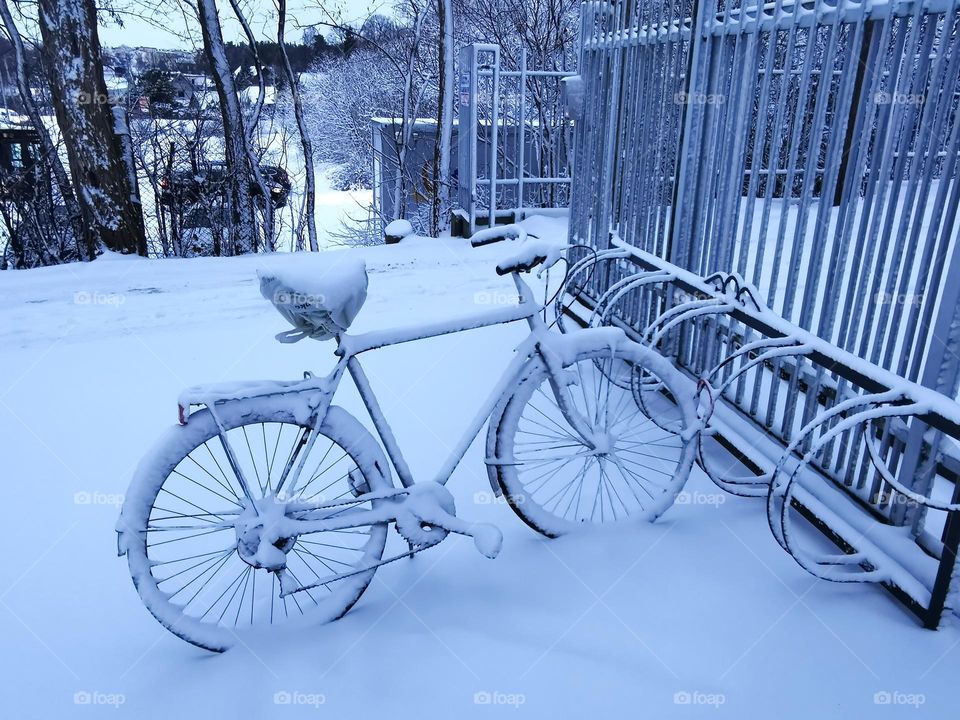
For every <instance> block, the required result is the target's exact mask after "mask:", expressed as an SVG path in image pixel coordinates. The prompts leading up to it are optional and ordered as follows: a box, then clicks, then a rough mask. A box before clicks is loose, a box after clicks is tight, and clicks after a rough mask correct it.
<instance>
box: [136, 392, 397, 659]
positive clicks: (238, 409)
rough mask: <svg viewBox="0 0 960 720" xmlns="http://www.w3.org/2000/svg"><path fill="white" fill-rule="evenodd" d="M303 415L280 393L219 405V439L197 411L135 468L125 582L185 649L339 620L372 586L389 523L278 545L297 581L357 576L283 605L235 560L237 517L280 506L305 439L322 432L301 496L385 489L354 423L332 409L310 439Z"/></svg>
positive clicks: (276, 591) (206, 414) (383, 469)
mask: <svg viewBox="0 0 960 720" xmlns="http://www.w3.org/2000/svg"><path fill="white" fill-rule="evenodd" d="M302 416H303V413H302V408H300V406H299V405H298V403H297V400H296V399H295V398H293V399H291V398H287V397H284V396H277V397H269V398H257V399H255V400H236V401H232V402H229V403H225V404H223V405H221V406H218V407H217V417H218V418H219V419H220V421H221V422H222V423H223V425H224V428H225V433H224V437H225V441H224V438H222V437H221V436H220V433H219V428H218V427H217V423H216V422H215V421H214V417H213V415H211V413H210V411H209V410H201V411H199V412H197V413H194V414H193V415H191V416H190V421H189V422H188V423H187V424H186V425H182V426H178V427H174V428H171V430H170V431H169V432H168V433H167V435H165V436H164V437H163V438H162V439H161V441H160V442H159V443H158V444H157V446H156V447H155V448H154V450H153V452H151V453H150V454H149V455H148V456H147V457H146V458H145V459H144V461H143V462H142V463H141V464H140V467H139V468H138V469H137V472H136V474H135V476H134V479H133V481H132V483H131V485H130V489H129V492H128V494H127V498H126V501H125V503H124V508H123V512H122V514H121V518H120V526H119V528H118V529H119V530H120V531H121V535H122V537H123V538H124V540H123V542H124V549H125V550H126V554H127V561H128V564H129V567H130V574H131V575H132V577H133V582H134V585H135V586H136V588H137V591H138V592H139V594H140V598H141V599H142V600H143V603H144V605H146V607H147V609H148V610H149V611H150V612H151V613H152V614H153V616H154V617H155V618H156V619H157V620H158V621H159V622H160V623H161V624H162V625H164V626H165V627H166V628H167V629H168V630H170V632H172V633H174V634H175V635H177V636H179V637H181V638H183V639H184V640H186V641H187V642H190V643H193V644H194V645H198V646H200V647H203V648H206V649H208V650H214V651H223V650H225V649H227V648H228V647H230V646H231V645H232V644H233V643H234V642H236V641H237V639H238V638H240V637H242V636H243V634H244V633H246V632H249V631H250V630H251V629H254V628H260V627H263V626H273V625H279V624H281V623H290V622H310V623H319V622H326V621H330V620H335V619H336V618H338V617H340V616H341V615H343V614H344V613H345V612H346V611H347V610H349V609H350V607H351V606H352V605H353V604H354V603H355V602H356V601H357V600H358V599H359V598H360V595H361V594H362V593H363V591H364V590H365V589H366V587H367V585H369V583H370V581H371V580H372V579H373V574H374V570H373V569H370V570H366V571H363V570H364V569H365V568H370V567H371V566H372V565H374V564H375V563H377V562H378V561H379V560H380V558H381V556H382V554H383V548H384V544H385V543H386V535H387V526H386V524H384V523H379V524H372V525H365V526H360V527H354V528H348V529H344V530H332V531H328V532H319V533H311V534H308V535H300V536H294V537H291V538H288V539H286V540H285V541H284V542H282V543H280V544H278V545H276V546H277V547H278V549H280V550H282V551H283V552H285V553H286V569H285V571H286V572H288V573H289V574H290V576H291V577H292V578H293V579H294V580H295V581H296V582H297V583H299V584H308V583H310V582H311V581H317V580H321V579H326V578H328V577H331V576H338V575H344V574H349V573H354V574H352V575H351V576H350V577H344V578H341V579H338V580H335V581H334V582H332V583H330V584H328V585H321V586H320V587H316V588H313V589H311V590H306V591H303V592H297V593H293V594H291V595H286V596H281V594H280V581H279V579H278V577H277V574H276V572H273V571H270V570H268V569H265V568H263V567H256V566H255V565H252V564H250V563H249V562H247V561H245V560H244V558H243V556H242V555H241V554H240V552H239V551H238V532H237V527H238V525H239V524H240V523H242V522H243V520H242V518H243V517H244V516H245V515H249V514H250V512H251V507H252V506H254V505H261V504H262V503H263V502H267V503H272V502H283V495H282V494H279V495H278V493H277V486H278V482H279V479H280V477H281V476H282V474H283V471H284V469H285V468H287V467H289V466H293V465H295V464H299V462H300V460H301V457H300V455H301V454H302V453H303V452H305V448H306V447H308V444H307V440H308V439H309V436H310V434H311V433H314V432H316V433H318V435H317V437H316V439H315V440H314V442H313V445H312V450H311V451H310V453H309V457H307V458H306V461H305V464H304V466H303V472H302V473H301V476H300V481H299V484H298V487H297V496H298V497H299V498H301V499H303V500H304V501H312V502H330V501H335V500H339V499H349V498H350V497H355V496H356V495H357V494H358V493H360V492H365V491H377V490H385V489H387V488H389V487H390V486H391V482H390V478H389V470H388V469H387V464H386V460H385V459H384V457H383V453H382V452H381V451H380V447H379V445H377V443H376V442H375V441H374V439H373V437H372V436H371V435H370V433H369V432H367V430H366V429H365V428H364V427H363V426H362V425H361V424H360V423H359V422H358V421H357V420H356V419H355V418H354V417H353V416H351V415H350V414H348V413H347V412H346V411H345V410H343V409H342V408H339V407H331V408H330V409H329V411H328V412H327V415H326V417H325V418H324V420H323V422H322V423H321V424H320V426H319V427H318V428H316V430H314V428H312V427H311V426H309V425H307V424H305V423H304V422H303V421H302V419H299V420H298V418H302ZM226 447H230V448H231V450H232V454H233V456H234V461H235V463H236V466H234V465H233V464H232V463H231V460H230V458H229V457H228V455H227V451H226ZM234 467H238V469H239V470H240V474H241V475H242V476H243V478H244V479H245V480H246V483H247V486H248V487H249V489H250V491H251V494H252V495H253V496H254V497H253V498H252V502H251V499H250V498H248V497H247V496H246V494H245V493H244V492H243V490H242V488H241V483H240V481H239V479H238V478H237V475H236V473H235V471H234ZM370 506H371V503H369V502H365V503H362V504H359V505H351V506H349V511H350V512H353V511H355V510H357V509H365V508H369V507H370ZM294 516H295V513H294ZM278 542H279V541H278ZM358 570H360V571H361V572H356V571H358Z"/></svg>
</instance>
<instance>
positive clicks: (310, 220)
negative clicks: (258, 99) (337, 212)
mask: <svg viewBox="0 0 960 720" xmlns="http://www.w3.org/2000/svg"><path fill="white" fill-rule="evenodd" d="M286 24H287V2H286V0H277V44H278V45H279V46H280V55H281V57H282V58H283V71H284V74H285V75H286V77H287V82H288V84H289V85H290V97H291V98H292V99H293V114H294V117H296V119H297V131H298V132H299V133H300V144H301V146H302V147H303V163H304V169H305V170H306V193H305V195H304V222H305V223H306V226H307V238H308V239H309V242H310V249H311V250H312V251H314V252H316V251H317V250H318V249H319V248H318V246H317V213H316V204H317V200H316V196H317V191H316V176H315V174H314V168H313V143H311V142H310V132H309V131H308V129H307V123H306V120H304V117H303V103H302V102H301V100H300V89H299V88H298V87H297V78H296V75H294V73H293V68H292V67H291V66H290V57H289V56H288V55H287V46H286V40H285V38H284V31H285V29H286Z"/></svg>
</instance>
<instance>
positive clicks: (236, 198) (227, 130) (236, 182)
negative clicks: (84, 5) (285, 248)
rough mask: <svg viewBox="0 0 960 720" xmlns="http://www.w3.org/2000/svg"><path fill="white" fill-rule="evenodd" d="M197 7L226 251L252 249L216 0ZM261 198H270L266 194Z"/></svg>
mask: <svg viewBox="0 0 960 720" xmlns="http://www.w3.org/2000/svg"><path fill="white" fill-rule="evenodd" d="M47 1H48V2H49V1H50V0H47ZM197 11H198V13H197V14H198V16H199V19H200V32H201V34H202V36H203V50H204V54H206V56H207V59H208V60H209V61H210V67H211V68H212V70H213V82H214V85H216V88H217V96H218V97H219V98H220V114H221V116H222V118H223V156H224V157H223V159H224V161H225V162H226V166H227V177H226V180H225V183H224V194H225V198H226V201H227V202H226V205H227V210H228V213H229V217H228V218H227V222H226V226H227V247H226V254H229V255H239V254H242V253H248V252H256V251H257V232H256V220H255V217H254V209H253V198H252V197H251V196H250V176H251V168H250V161H249V159H248V157H247V150H246V137H245V135H244V130H243V114H242V112H241V111H240V98H239V97H238V96H237V85H236V83H235V82H234V79H233V73H232V72H231V71H230V64H229V63H228V62H227V53H226V47H225V46H224V42H223V31H222V30H221V28H220V16H219V15H218V13H217V4H216V0H198V2H197ZM265 200H266V201H267V202H270V199H269V198H265ZM215 224H216V223H215Z"/></svg>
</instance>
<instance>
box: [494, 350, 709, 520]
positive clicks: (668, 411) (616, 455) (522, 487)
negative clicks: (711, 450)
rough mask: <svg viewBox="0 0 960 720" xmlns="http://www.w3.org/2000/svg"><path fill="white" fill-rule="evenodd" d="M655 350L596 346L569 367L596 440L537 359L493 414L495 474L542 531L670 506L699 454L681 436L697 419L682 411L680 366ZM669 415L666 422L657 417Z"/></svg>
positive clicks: (574, 396) (513, 503)
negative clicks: (575, 422)
mask: <svg viewBox="0 0 960 720" xmlns="http://www.w3.org/2000/svg"><path fill="white" fill-rule="evenodd" d="M652 352H653V351H651V350H648V349H646V348H644V347H642V346H640V345H635V344H630V345H625V346H622V347H618V348H617V349H616V350H613V351H611V349H610V348H603V349H594V350H588V351H585V352H581V353H580V354H579V355H577V357H576V358H575V360H574V362H572V363H571V364H570V365H568V366H566V368H565V372H566V373H567V377H568V381H570V382H571V384H570V385H568V386H567V389H566V390H565V391H564V392H567V393H568V397H569V399H570V402H572V404H573V406H574V407H575V408H576V410H577V412H578V413H579V414H580V415H581V416H582V418H583V419H584V420H586V421H587V424H588V425H589V427H590V430H591V434H592V435H593V439H594V442H587V441H586V440H584V439H583V438H582V437H581V436H580V434H579V433H578V432H577V430H575V429H574V427H573V426H572V425H571V423H570V422H569V420H568V419H567V417H566V416H565V414H564V412H563V410H562V409H561V407H560V403H559V402H558V400H557V397H556V395H555V393H554V390H553V385H552V384H551V382H550V378H549V377H548V370H547V368H546V366H545V365H544V363H543V360H541V359H540V358H534V359H532V360H531V361H530V364H529V366H528V369H527V370H526V371H525V372H524V373H523V375H521V377H520V378H519V380H518V381H517V383H516V385H515V387H514V388H513V390H512V391H511V394H510V396H509V399H508V400H507V401H506V402H505V403H504V404H503V405H502V411H501V413H500V415H499V417H495V418H494V419H493V420H492V421H491V425H490V432H491V433H495V436H496V437H495V438H490V439H488V447H493V448H495V451H496V457H495V459H494V461H493V462H494V469H495V472H496V478H497V481H498V483H499V485H500V488H501V490H502V491H503V493H504V495H505V497H506V499H507V502H508V503H509V504H510V507H511V508H512V509H513V510H514V511H515V512H516V513H517V515H519V516H520V518H521V519H523V521H524V522H526V523H527V524H528V525H529V526H530V527H532V528H533V529H534V530H536V531H537V532H540V533H542V534H544V535H547V536H548V537H557V536H559V535H563V534H565V533H568V532H571V531H575V530H577V529H579V528H582V527H584V526H590V525H593V526H596V525H605V524H611V523H621V522H626V521H644V520H645V521H653V520H655V519H656V518H657V517H658V516H659V515H661V514H662V513H663V512H664V511H665V510H666V509H667V508H669V507H670V505H672V504H673V501H674V500H675V499H676V497H677V495H678V494H679V492H680V490H681V489H682V488H683V485H684V483H685V482H686V480H687V477H688V476H689V474H690V468H691V467H692V465H693V461H694V455H695V446H694V445H695V444H694V443H692V442H689V441H687V440H685V439H684V434H685V432H684V431H685V429H686V425H687V424H689V422H691V421H693V420H692V419H687V420H686V421H685V420H684V418H683V415H682V413H680V412H679V411H678V405H677V404H676V402H675V398H677V397H680V395H679V394H678V393H680V392H681V390H680V389H679V388H678V387H677V385H678V382H677V378H676V377H675V376H674V375H675V371H674V373H670V372H668V371H667V369H666V368H665V367H664V364H663V363H659V362H657V363H653V362H650V353H652ZM654 366H655V367H654ZM655 368H656V369H655ZM670 369H671V370H672V368H670ZM665 376H666V377H665ZM638 377H641V378H642V381H643V382H644V384H645V387H646V388H648V389H650V388H654V387H657V388H659V389H660V390H659V391H657V392H652V391H650V392H646V391H645V392H644V393H643V394H642V402H641V401H640V398H641V395H640V394H638V393H637V392H636V387H637V378H638ZM666 417H669V418H670V422H669V423H667V422H658V420H660V419H661V418H666Z"/></svg>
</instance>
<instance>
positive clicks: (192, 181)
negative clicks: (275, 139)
mask: <svg viewBox="0 0 960 720" xmlns="http://www.w3.org/2000/svg"><path fill="white" fill-rule="evenodd" d="M260 173H261V174H262V175H263V180H264V183H265V184H266V185H267V188H268V189H269V191H270V201H271V203H272V204H273V207H274V208H280V207H284V206H285V205H286V204H287V198H288V197H289V195H290V176H289V175H287V171H286V170H284V169H283V168H282V167H279V166H277V165H261V166H260ZM226 178H227V165H226V163H224V162H219V161H217V162H210V163H206V164H205V165H203V166H202V167H201V168H199V169H198V171H197V172H194V171H193V170H189V169H188V170H177V171H175V172H173V173H171V174H170V175H169V176H168V177H165V178H163V179H161V180H160V198H159V200H160V204H161V205H167V206H173V205H181V206H183V205H196V204H197V203H199V202H201V201H202V200H209V199H210V198H211V197H216V196H222V195H223V188H224V186H225V185H226ZM250 194H251V195H252V196H259V195H261V190H260V186H259V185H258V184H257V182H256V181H255V180H254V179H253V178H250Z"/></svg>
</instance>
